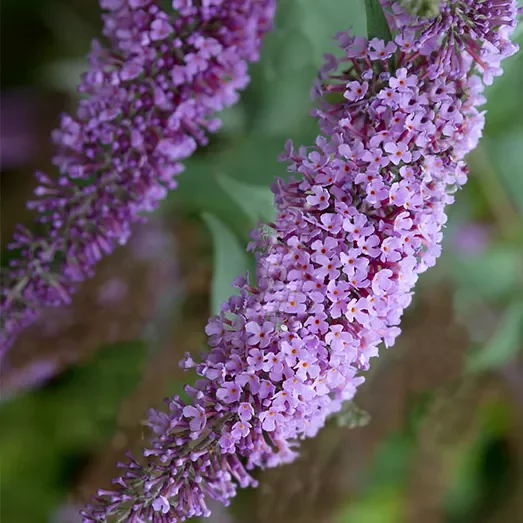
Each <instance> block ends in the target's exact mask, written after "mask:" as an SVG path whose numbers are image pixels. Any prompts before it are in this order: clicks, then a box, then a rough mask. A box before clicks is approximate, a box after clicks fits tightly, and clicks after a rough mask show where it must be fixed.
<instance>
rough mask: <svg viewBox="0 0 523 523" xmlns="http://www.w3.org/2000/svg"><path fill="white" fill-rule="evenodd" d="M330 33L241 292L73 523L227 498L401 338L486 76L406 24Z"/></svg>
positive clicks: (310, 428) (136, 517)
mask: <svg viewBox="0 0 523 523" xmlns="http://www.w3.org/2000/svg"><path fill="white" fill-rule="evenodd" d="M414 23H417V22H416V20H414ZM337 40H338V43H339V47H340V48H341V49H342V50H343V57H342V58H340V59H338V58H335V57H334V56H331V55H328V56H327V61H326V63H325V65H324V67H323V68H322V70H321V74H320V78H319V80H318V82H317V85H316V87H315V93H316V94H317V95H318V96H319V97H320V98H321V101H320V104H319V107H318V108H317V109H315V110H314V111H313V115H314V116H315V117H316V118H317V119H318V121H319V124H320V128H321V131H322V133H321V135H320V136H319V137H318V138H317V139H316V143H315V145H314V146H313V147H311V148H305V147H301V148H299V150H297V151H296V150H295V149H294V147H293V145H292V143H290V142H289V143H288V144H287V147H286V152H285V153H284V155H283V157H282V158H283V159H284V160H286V161H288V162H289V170H290V171H291V172H294V173H297V174H298V175H299V177H297V178H290V179H288V180H287V181H284V180H279V181H278V182H277V183H276V184H275V185H274V187H273V191H274V194H275V202H276V206H277V210H278V214H277V218H276V220H275V222H274V223H272V224H268V225H265V226H260V227H259V228H258V229H257V230H256V231H254V233H253V242H252V244H251V248H252V249H254V250H255V251H256V253H257V275H256V276H257V282H256V286H254V285H252V284H251V283H250V282H249V281H248V278H247V277H239V278H237V279H236V280H235V282H234V285H235V286H236V287H238V288H239V289H240V295H239V296H234V297H232V298H230V299H229V300H228V301H227V302H226V303H225V304H224V305H223V306H222V310H221V313H220V314H219V315H218V316H215V317H213V318H211V319H210V321H209V323H208V325H207V328H206V333H207V335H208V339H209V346H210V349H211V350H210V352H209V354H208V355H206V356H205V358H204V359H203V361H202V362H201V363H198V364H196V363H195V362H194V361H193V360H192V359H191V358H190V356H187V357H186V359H185V360H184V361H183V362H182V365H183V366H184V367H186V368H190V367H195V368H196V372H197V373H198V375H199V376H200V377H201V379H199V380H198V381H197V382H196V384H195V386H194V387H192V386H188V387H187V388H186V392H187V393H188V394H189V396H191V397H192V401H191V402H190V403H188V404H186V403H184V402H183V401H182V400H181V399H180V398H179V397H174V398H172V399H171V400H169V401H168V407H169V412H168V413H161V412H156V411H153V412H151V415H150V420H149V423H150V425H151V427H152V428H153V431H154V433H155V436H154V438H153V439H152V442H151V448H150V449H149V450H147V451H146V453H145V455H146V457H147V464H146V465H145V466H142V465H140V464H139V463H138V462H137V461H135V460H134V459H131V460H130V462H129V463H128V464H122V465H121V466H122V467H123V468H124V469H125V472H124V474H123V476H122V477H120V478H118V479H117V480H115V485H116V487H115V489H114V490H113V491H99V492H98V497H97V499H96V501H95V503H94V504H93V505H90V506H89V507H88V508H87V509H86V510H85V511H84V512H83V515H84V521H85V522H86V523H89V522H93V521H108V520H111V518H112V517H115V518H116V519H117V520H119V521H121V520H125V521H130V522H143V521H154V522H177V521H184V520H185V519H187V518H190V517H193V516H202V515H203V516H205V515H208V513H209V511H208V508H207V505H206V499H207V498H212V499H216V500H219V501H221V502H223V503H226V504H227V503H228V502H229V499H230V498H231V497H232V496H233V495H234V494H235V492H236V484H238V485H240V486H242V487H243V486H249V485H250V486H254V485H256V481H255V480H254V479H253V478H252V477H251V476H250V475H249V474H248V472H247V471H248V470H251V469H253V468H255V467H267V466H276V465H279V464H282V463H286V462H288V461H290V460H292V459H293V458H294V457H295V455H296V452H295V445H296V441H297V440H299V439H302V438H305V437H311V436H314V435H315V434H316V433H317V432H318V430H319V429H320V428H321V427H322V426H323V425H324V423H325V420H326V418H327V417H328V416H329V415H331V414H333V413H336V412H338V411H340V409H341V406H342V402H344V401H347V400H351V399H352V398H353V396H354V394H355V392H356V389H357V387H358V386H359V385H360V384H361V383H362V381H363V380H364V378H363V377H362V376H360V373H361V371H365V370H367V369H368V367H369V361H370V359H371V358H372V357H374V356H377V355H378V345H379V344H380V343H381V342H384V344H385V346H387V347H390V346H391V345H392V344H393V343H394V341H395V339H396V337H397V336H398V335H399V333H400V329H399V326H398V325H399V323H400V318H401V316H402V313H403V311H404V310H405V308H406V307H407V306H408V305H409V304H410V302H411V297H412V290H413V287H414V284H415V283H416V280H417V279H418V276H419V274H420V273H422V272H423V271H425V270H426V269H427V268H428V267H430V266H432V265H434V263H435V261H436V259H437V257H438V256H439V254H440V252H441V245H440V244H441V239H442V228H443V226H444V224H445V221H446V214H445V208H446V206H447V205H449V204H451V203H452V202H453V199H454V198H453V196H452V193H453V192H454V191H455V190H456V189H458V188H459V187H461V186H462V185H463V184H464V183H465V181H466V176H467V169H466V166H465V163H464V162H463V157H464V155H465V154H466V153H467V152H468V151H470V150H471V149H473V148H474V147H475V146H476V145H477V142H478V139H479V137H480V136H481V132H482V127H483V123H484V117H483V113H481V112H480V111H479V110H478V108H477V106H480V105H481V104H482V103H483V102H484V98H483V96H482V94H481V93H482V90H483V83H482V81H481V78H480V77H479V76H476V75H474V74H472V73H473V72H474V71H475V70H474V69H472V68H469V70H468V71H466V72H465V73H464V74H463V75H462V76H460V77H459V78H456V77H455V75H454V71H453V70H449V75H439V76H436V77H435V78H433V77H432V74H431V71H432V65H433V63H434V60H435V59H437V56H438V54H437V53H438V51H436V50H434V51H432V52H430V53H429V52H425V53H420V52H419V48H420V45H422V42H420V41H419V40H417V39H416V38H415V34H414V33H413V31H412V30H411V26H409V25H407V26H405V27H401V28H400V29H399V30H398V32H397V35H396V37H395V39H394V41H392V42H384V41H382V40H379V39H373V40H371V41H367V40H366V39H364V38H359V37H353V36H351V35H349V34H347V33H340V34H338V35H337ZM440 52H445V49H442V50H441V51H440ZM392 64H394V65H392ZM480 65H481V64H480ZM470 67H472V62H471V63H470ZM327 95H328V96H327ZM327 100H328V101H327ZM240 458H241V459H240Z"/></svg>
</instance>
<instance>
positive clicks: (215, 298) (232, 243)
mask: <svg viewBox="0 0 523 523" xmlns="http://www.w3.org/2000/svg"><path fill="white" fill-rule="evenodd" d="M202 218H203V220H204V221H205V223H206V224H207V227H208V228H209V230H210V231H211V234H212V237H213V243H214V274H213V280H212V292H211V310H212V312H213V314H217V313H219V312H220V307H221V304H222V303H223V302H224V301H225V300H227V299H228V298H229V297H230V296H231V295H232V294H239V291H238V289H235V288H234V287H232V285H231V282H232V280H234V278H236V276H239V275H241V274H245V273H246V272H247V271H248V270H249V268H250V267H249V262H248V257H247V255H246V253H245V252H244V250H243V248H242V246H241V245H240V242H239V241H238V238H237V237H236V236H235V235H234V233H232V232H231V230H230V229H228V228H227V226H226V225H224V223H223V222H221V221H220V220H219V219H218V218H217V217H216V216H215V215H213V214H210V213H208V212H206V213H203V214H202Z"/></svg>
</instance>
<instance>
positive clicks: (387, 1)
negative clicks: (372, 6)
mask: <svg viewBox="0 0 523 523" xmlns="http://www.w3.org/2000/svg"><path fill="white" fill-rule="evenodd" d="M380 1H381V4H382V5H383V7H384V8H385V10H386V11H385V12H386V13H388V15H389V16H388V20H389V23H390V24H391V26H392V27H395V28H397V29H401V30H404V32H405V34H406V36H407V38H408V39H412V41H413V43H414V44H415V47H416V50H417V51H418V52H419V53H420V54H422V55H431V56H432V57H433V60H432V63H431V65H430V67H429V68H428V70H427V74H428V75H429V77H430V78H435V77H437V76H439V75H441V74H443V75H445V76H446V77H447V78H451V79H457V78H460V77H462V76H464V75H466V74H467V72H468V71H469V70H470V67H471V62H475V63H476V67H477V69H478V72H479V73H480V74H481V75H482V76H483V81H484V82H485V83H486V84H487V85H489V84H491V83H492V81H493V78H494V77H495V76H499V75H501V74H503V70H502V69H501V67H500V63H501V61H502V60H503V59H505V58H507V57H509V56H511V55H513V54H514V53H515V52H516V51H517V50H518V46H517V45H516V44H514V43H513V42H511V41H510V35H511V33H512V31H513V30H514V28H515V27H516V24H517V15H518V13H521V12H522V11H521V8H519V9H518V5H517V0H442V1H441V6H440V13H439V14H438V16H436V17H434V18H429V19H426V18H414V19H413V18H412V16H411V15H410V14H408V13H406V12H405V11H404V10H403V9H402V7H401V6H400V5H399V3H398V2H396V1H395V0H380ZM434 50H437V53H436V54H434V53H433V51H434Z"/></svg>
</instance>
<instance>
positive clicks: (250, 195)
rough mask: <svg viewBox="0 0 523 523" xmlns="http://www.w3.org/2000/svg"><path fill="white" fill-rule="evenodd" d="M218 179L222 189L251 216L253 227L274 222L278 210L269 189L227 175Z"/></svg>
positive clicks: (219, 176)
mask: <svg viewBox="0 0 523 523" xmlns="http://www.w3.org/2000/svg"><path fill="white" fill-rule="evenodd" d="M217 178H218V183H219V184H220V186H221V187H222V189H223V190H224V191H225V192H227V194H229V196H230V197H231V198H232V199H233V200H234V201H235V202H236V204H237V205H238V207H240V208H241V209H242V210H243V211H244V212H245V214H246V215H247V216H249V218H250V219H251V227H253V226H254V225H256V224H257V223H258V222H259V221H263V222H272V221H274V219H275V218H276V209H275V207H274V203H273V194H272V191H271V190H270V188H269V187H266V186H262V185H253V184H250V183H244V182H241V181H239V180H237V179H235V178H231V177H230V176H227V175H226V174H219V175H218V177H217Z"/></svg>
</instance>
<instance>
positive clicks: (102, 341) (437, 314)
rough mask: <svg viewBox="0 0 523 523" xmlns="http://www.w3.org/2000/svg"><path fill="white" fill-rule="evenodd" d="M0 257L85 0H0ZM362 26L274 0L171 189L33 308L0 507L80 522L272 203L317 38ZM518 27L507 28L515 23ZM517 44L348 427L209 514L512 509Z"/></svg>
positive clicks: (9, 382) (360, 5) (519, 137)
mask: <svg viewBox="0 0 523 523" xmlns="http://www.w3.org/2000/svg"><path fill="white" fill-rule="evenodd" d="M1 24H2V27H1V33H2V35H1V36H2V46H1V53H2V66H3V71H2V72H3V74H2V78H1V93H0V94H1V100H0V101H1V106H0V110H1V113H0V116H1V143H0V145H1V157H0V161H1V164H2V172H1V182H2V189H3V190H2V206H1V213H2V249H3V251H2V252H3V256H2V263H5V262H6V260H7V259H8V256H9V254H8V252H7V251H6V250H5V246H6V244H7V242H8V241H9V238H10V236H11V233H12V230H13V227H14V224H15V223H17V222H18V221H22V222H27V221H28V219H29V216H28V213H27V212H26V211H25V209H24V202H25V201H26V200H27V198H28V197H29V196H30V193H31V190H32V188H33V186H34V182H33V179H32V170H33V169H34V168H36V167H38V168H41V169H46V168H49V167H50V158H51V155H52V148H51V146H50V145H49V141H50V140H49V133H50V131H51V130H52V128H53V127H54V126H55V125H56V123H57V120H58V115H59V113H60V111H62V110H69V109H71V108H73V107H74V104H75V101H76V93H75V86H76V83H77V81H78V78H79V75H80V73H81V72H82V71H83V70H84V69H85V67H86V60H85V53H86V52H87V50H88V48H89V41H90V39H91V38H92V37H93V36H97V35H98V34H99V30H100V23H99V9H98V5H97V2H95V1H94V0H48V1H47V2H39V1H37V0H4V1H3V2H2V16H1ZM348 27H352V29H353V31H354V32H355V33H356V34H360V35H365V34H366V19H365V9H364V1H363V0H361V1H360V0H325V1H323V2H318V1H317V0H282V1H280V2H279V8H278V12H277V19H276V26H275V30H274V31H273V32H272V33H271V34H270V35H268V36H267V39H266V42H265V46H264V48H263V53H262V60H261V62H260V63H258V64H255V65H254V66H253V67H252V68H251V74H252V83H251V85H250V86H249V88H248V89H247V91H246V92H245V93H244V94H243V96H242V99H241V102H240V103H239V104H238V105H236V106H235V107H233V108H231V109H229V110H228V111H226V112H225V113H223V115H222V116H223V120H224V125H223V128H222V130H221V131H220V133H218V134H217V135H216V136H214V137H213V138H212V140H211V143H210V145H209V146H208V147H207V148H205V149H202V150H200V151H198V153H197V154H196V155H195V156H194V157H193V158H191V160H190V161H188V162H187V169H186V172H185V173H184V174H183V175H182V177H181V178H180V186H179V189H178V190H177V191H175V192H174V193H172V195H171V196H170V197H169V198H168V200H167V201H166V202H165V205H164V206H163V207H162V208H161V210H160V212H159V213H158V216H156V217H155V219H154V220H151V222H150V223H149V224H148V225H146V226H144V227H141V228H140V229H139V230H138V231H137V232H136V235H135V237H134V238H133V241H132V242H131V244H130V245H129V246H126V247H125V248H122V249H120V250H119V251H118V252H116V253H115V254H114V255H113V256H111V257H110V258H109V259H107V260H105V261H104V262H103V264H101V266H100V269H99V271H98V272H97V276H96V278H95V279H94V280H92V281H90V282H87V283H86V284H85V285H84V287H83V288H82V289H81V291H80V292H79V294H78V295H77V297H76V298H75V300H74V304H73V306H72V307H70V308H68V309H61V310H54V311H46V312H45V314H44V315H43V317H42V319H41V320H40V321H39V322H38V323H37V324H36V325H35V326H34V327H32V328H30V329H28V330H27V331H26V332H25V333H24V334H23V336H21V338H20V340H19V341H18V342H17V344H16V346H15V347H14V348H13V350H12V352H11V357H10V359H9V360H8V361H7V362H6V364H4V366H3V367H2V369H1V371H0V378H1V380H2V402H1V403H0V427H1V430H0V464H1V469H2V471H1V472H2V473H1V478H0V481H1V489H2V492H1V498H0V510H1V518H0V519H1V521H2V522H5V523H40V522H60V523H74V522H76V521H79V519H78V516H77V510H76V507H77V505H78V504H81V503H82V502H83V501H84V500H85V499H86V498H87V497H89V496H90V495H91V494H92V493H93V492H94V490H95V489H96V488H98V487H102V486H108V485H109V483H110V479H111V477H113V476H114V474H115V472H116V469H115V463H116V461H117V460H118V459H121V458H122V456H123V453H124V451H125V450H126V449H127V448H131V449H140V447H141V445H142V444H143V442H144V438H145V437H146V432H145V431H144V429H143V424H142V420H143V419H144V418H145V416H146V411H147V408H149V407H151V406H159V405H160V404H161V401H162V398H163V397H164V396H165V395H167V394H172V393H174V392H180V391H181V390H182V386H183V384H184V383H185V382H190V381H191V380H192V379H193V378H194V377H193V376H191V375H188V374H183V373H182V372H181V371H180V369H179V368H178V365H177V361H178V360H179V358H180V357H181V356H182V354H183V353H184V352H185V351H189V352H191V353H195V354H198V353H199V352H200V351H202V350H205V336H204V334H203V327H204V325H205V322H206V319H207V317H208V315H209V313H210V311H211V310H212V311H216V310H217V309H218V307H219V304H220V303H221V301H222V300H223V299H224V298H226V297H227V296H228V295H229V294H230V293H231V291H232V289H231V287H230V281H231V280H232V278H233V277H234V276H236V275H237V274H239V273H241V272H243V271H245V270H247V269H249V270H252V267H253V262H252V259H251V257H250V256H249V255H248V254H246V253H245V246H246V243H247V242H248V233H249V230H250V228H251V227H252V226H253V225H254V224H255V223H256V222H257V221H258V220H260V219H263V220H270V219H271V216H273V215H274V209H273V207H272V199H271V193H270V189H269V186H270V184H271V183H272V182H273V180H274V177H275V176H284V175H285V166H284V165H281V164H279V163H278V161H277V156H278V154H279V153H280V152H281V150H282V149H283V145H284V143H285V141H286V140H287V139H289V138H292V139H293V140H295V141H296V142H297V143H298V144H302V143H303V144H311V143H312V142H313V140H314V138H315V136H316V133H317V129H316V125H315V122H314V120H313V119H312V118H310V117H309V111H310V108H311V103H310V97H309V92H310V88H311V85H312V81H313V78H314V76H315V74H316V72H317V69H318V67H319V65H320V64H321V62H322V55H323V53H324V52H333V51H334V44H333V42H332V39H331V36H332V35H333V34H334V33H335V32H336V31H342V30H346V29H347V28H348ZM517 39H518V41H519V42H520V44H523V31H522V30H521V27H520V29H519V31H518V33H517ZM522 91H523V53H519V54H518V55H516V56H515V57H512V58H511V59H510V60H507V62H506V66H505V75H504V76H503V77H501V78H499V79H497V80H496V81H495V83H494V85H493V86H492V87H490V88H489V89H488V91H487V96H488V103H487V107H486V109H487V111H488V117H487V127H486V131H485V136H484V138H483V140H482V142H481V146H480V147H479V149H478V150H477V151H475V152H474V153H473V154H471V155H470V157H469V164H470V167H471V174H470V181H469V183H468V185H467V187H466V189H465V190H464V191H462V192H460V193H459V194H457V203H456V204H455V206H454V207H453V208H452V210H451V213H450V218H449V222H448V227H447V231H446V246H445V250H444V255H443V257H442V259H441V260H440V263H439V265H438V267H437V268H435V269H434V270H432V271H430V272H429V273H427V274H426V275H424V276H423V278H422V279H421V281H420V284H419V286H418V292H417V294H416V298H415V301H414V304H413V306H412V307H411V308H410V309H409V310H408V311H407V314H406V317H405V323H404V334H403V336H402V338H401V340H400V342H399V343H398V344H397V346H396V347H394V349H393V350H390V351H388V352H387V353H385V352H383V354H382V357H381V358H380V361H379V362H378V361H376V362H375V366H374V369H373V370H372V371H371V372H370V375H369V376H368V380H367V383H366V384H365V385H364V386H363V387H362V389H361V391H360V392H359V394H358V397H357V403H358V406H360V407H362V408H364V409H365V410H366V411H367V412H369V413H370V416H371V421H370V423H369V424H368V425H366V426H365V427H363V428H354V429H350V430H349V429H348V428H340V427H338V426H336V425H335V424H333V425H332V426H328V427H327V428H325V429H324V430H323V431H322V433H321V434H320V436H319V437H318V438H316V439H315V440H312V441H308V442H306V443H305V444H304V446H303V453H302V458H301V459H300V460H298V461H297V462H296V463H294V464H293V465H291V466H288V467H283V468H280V469H275V470H270V471H266V472H263V473H260V474H259V477H260V483H261V485H260V488H259V489H257V490H256V491H249V492H243V493H242V494H241V495H240V496H239V498H238V500H237V501H235V503H233V506H232V507H231V508H230V509H228V510H225V509H223V508H221V507H216V510H215V511H214V513H213V516H212V517H211V518H210V520H209V521H210V522H211V523H229V522H231V523H232V522H238V523H247V522H259V523H264V522H269V521H270V522H271V523H279V522H281V523H284V522H285V523H287V522H293V521H296V522H298V521H299V522H300V523H308V522H310V523H322V522H332V523H402V522H416V523H418V522H419V521H424V523H439V522H448V523H454V522H456V523H457V522H460V523H469V522H470V523H507V522H512V521H514V522H515V521H518V520H519V521H520V519H519V518H521V514H523V506H522V504H523V357H522V353H521V349H522V347H523V219H522V217H523V104H522V102H521V92H522Z"/></svg>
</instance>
